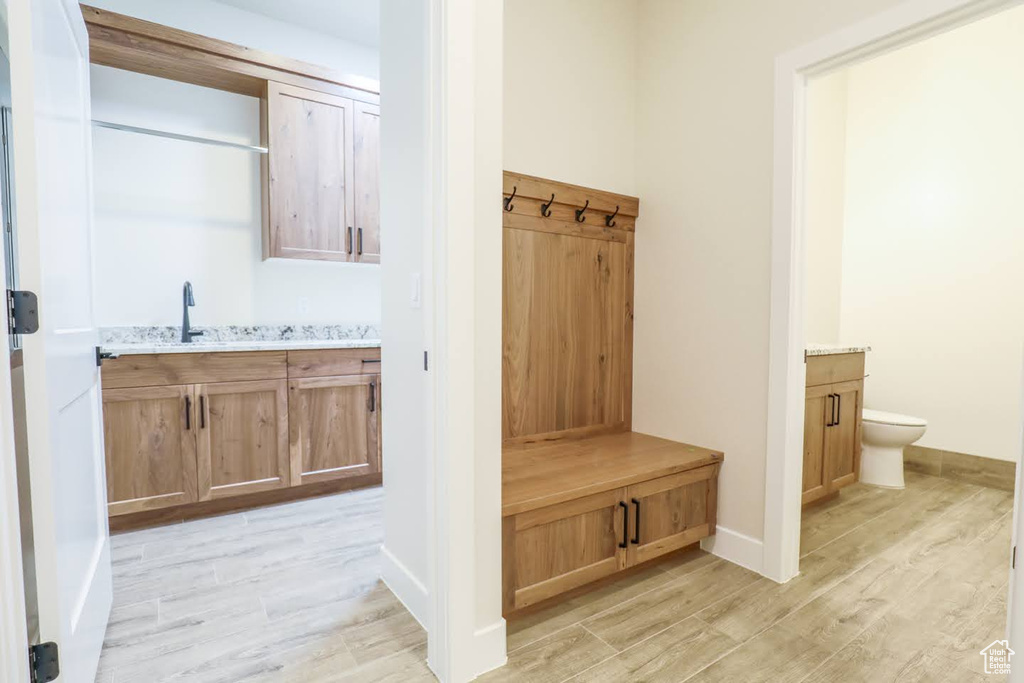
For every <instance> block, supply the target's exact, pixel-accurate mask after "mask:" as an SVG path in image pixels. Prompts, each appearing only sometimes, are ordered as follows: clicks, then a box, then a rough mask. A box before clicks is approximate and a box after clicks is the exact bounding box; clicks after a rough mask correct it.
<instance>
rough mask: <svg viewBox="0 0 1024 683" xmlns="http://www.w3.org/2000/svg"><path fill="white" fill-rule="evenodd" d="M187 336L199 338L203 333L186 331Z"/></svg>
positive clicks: (200, 331)
mask: <svg viewBox="0 0 1024 683" xmlns="http://www.w3.org/2000/svg"><path fill="white" fill-rule="evenodd" d="M188 335H189V336H190V337H200V336H202V335H203V331H202V330H189V331H188Z"/></svg>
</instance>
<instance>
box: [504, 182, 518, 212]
mask: <svg viewBox="0 0 1024 683" xmlns="http://www.w3.org/2000/svg"><path fill="white" fill-rule="evenodd" d="M517 189H518V188H517V187H516V186H515V185H513V186H512V194H510V195H509V196H507V197H505V210H506V211H511V210H512V209H514V208H516V207H515V206H514V205H513V204H512V200H513V199H514V198H515V196H516V190H517Z"/></svg>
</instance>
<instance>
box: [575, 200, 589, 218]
mask: <svg viewBox="0 0 1024 683" xmlns="http://www.w3.org/2000/svg"><path fill="white" fill-rule="evenodd" d="M588 206H590V200H589V199H588V200H587V203H586V204H584V205H583V208H582V209H576V222H577V223H582V222H584V221H585V220H587V217H586V216H584V215H583V212H584V211H586V210H587V207H588Z"/></svg>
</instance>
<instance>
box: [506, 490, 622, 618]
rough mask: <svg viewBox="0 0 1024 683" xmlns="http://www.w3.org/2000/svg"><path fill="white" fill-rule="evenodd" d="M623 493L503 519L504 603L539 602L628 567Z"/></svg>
mask: <svg viewBox="0 0 1024 683" xmlns="http://www.w3.org/2000/svg"><path fill="white" fill-rule="evenodd" d="M625 500H626V490H625V489H616V490H612V491H604V492H602V493H598V494H595V495H592V496H587V497H585V498H577V499H575V500H570V501H568V502H565V503H561V504H559V505H552V506H549V507H545V508H540V509H538V510H531V511H529V512H524V513H522V514H519V515H515V516H514V517H507V518H506V519H505V521H504V523H505V527H506V528H505V541H506V542H507V543H508V544H510V545H511V546H512V547H510V548H509V549H508V550H507V551H506V553H505V558H504V560H505V572H506V576H509V575H511V576H513V577H515V578H514V580H513V581H508V582H506V592H507V594H506V596H505V600H506V605H507V607H508V608H510V609H522V608H524V607H529V606H530V605H533V604H535V603H538V602H540V601H541V600H546V599H547V598H550V597H553V596H555V595H558V594H559V593H564V592H566V591H568V590H572V589H573V588H576V587H578V586H582V585H584V584H587V583H590V582H592V581H596V580H598V579H601V578H604V577H605V576H609V575H611V574H614V573H616V572H618V571H620V570H622V569H624V568H625V567H626V563H627V552H626V549H627V548H628V541H627V538H626V533H627V530H626V518H627V516H628V514H629V508H628V506H627V505H626V502H625Z"/></svg>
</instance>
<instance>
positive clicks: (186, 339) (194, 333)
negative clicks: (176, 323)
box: [181, 280, 203, 344]
mask: <svg viewBox="0 0 1024 683" xmlns="http://www.w3.org/2000/svg"><path fill="white" fill-rule="evenodd" d="M195 305H196V300H195V298H194V297H193V296H192V283H191V282H189V281H187V280H186V281H185V287H184V288H182V290H181V343H182V344H191V343H192V337H198V336H199V335H201V334H202V333H203V331H202V330H193V329H191V325H189V322H188V307H189V306H195Z"/></svg>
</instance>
